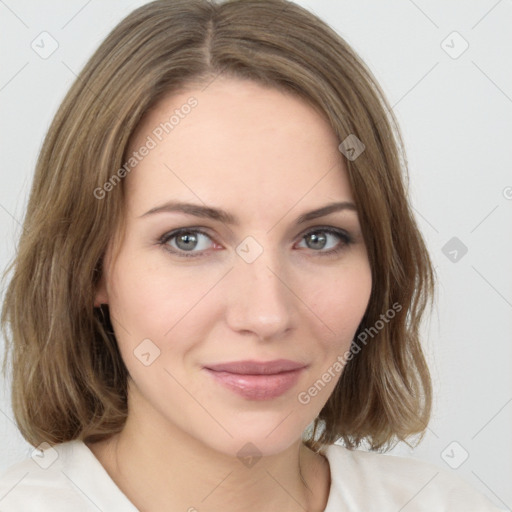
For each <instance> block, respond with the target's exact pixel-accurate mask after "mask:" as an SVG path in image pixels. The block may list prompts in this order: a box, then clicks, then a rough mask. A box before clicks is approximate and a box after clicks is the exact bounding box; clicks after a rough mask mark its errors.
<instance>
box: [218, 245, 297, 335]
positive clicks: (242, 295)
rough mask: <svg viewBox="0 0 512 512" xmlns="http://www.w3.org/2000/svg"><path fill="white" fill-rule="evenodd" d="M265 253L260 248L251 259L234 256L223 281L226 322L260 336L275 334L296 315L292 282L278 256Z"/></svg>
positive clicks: (288, 326)
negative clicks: (260, 252) (254, 258)
mask: <svg viewBox="0 0 512 512" xmlns="http://www.w3.org/2000/svg"><path fill="white" fill-rule="evenodd" d="M267 255H268V251H264V252H263V254H262V255H260V256H259V257H258V258H257V259H256V260H255V261H253V262H252V263H247V262H246V261H244V260H243V259H242V258H237V261H236V263H235V266H234V268H233V270H232V271H231V272H230V273H229V276H228V282H227V283H225V286H227V289H226V296H227V297H228V304H227V308H228V309H227V322H228V324H229V326H230V327H231V329H233V330H235V331H237V332H243V333H252V334H253V335H256V336H258V338H260V339H261V340H270V339H276V338H279V337H280V336H281V335H283V334H284V333H286V331H288V330H290V329H292V328H294V327H295V326H296V320H297V318H298V315H297V311H296V307H297V304H296V301H297V298H296V297H295V295H294V293H293V292H292V290H293V286H292V285H291V283H289V282H287V281H289V278H288V277H287V274H286V273H285V272H284V271H283V270H282V267H281V266H280V265H279V263H278V261H277V260H278V258H274V257H272V258H271V257H269V256H267Z"/></svg>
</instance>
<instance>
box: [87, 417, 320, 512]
mask: <svg viewBox="0 0 512 512" xmlns="http://www.w3.org/2000/svg"><path fill="white" fill-rule="evenodd" d="M146 413H147V411H146ZM89 447H90V449H91V450H92V451H93V453H94V454H95V456H96V457H97V458H98V460H99V461H100V462H101V463H102V464H103V466H104V467H105V469H106V471H107V472H108V473H109V474H110V476H111V477H112V479H113V480H114V482H115V483H116V484H117V486H118V487H119V488H120V489H121V491H123V493H124V494H125V495H126V496H127V497H128V499H129V500H130V501H131V502H132V503H133V504H134V505H135V507H137V508H138V509H139V510H140V511H141V512H150V511H153V510H168V511H170V512H174V511H180V512H183V511H187V512H197V511H200V510H208V511H210V512H217V511H222V512H231V511H232V512H235V511H236V512H255V511H258V512H267V511H268V512H270V511H275V510H280V511H282V512H299V511H300V512H305V511H307V512H316V511H323V510H324V508H325V506H326V503H327V498H328V494H329V466H328V463H327V460H326V459H325V458H324V457H323V456H322V455H319V454H315V453H314V452H313V451H311V450H310V449H309V448H307V447H306V446H305V445H304V444H303V443H302V442H301V440H298V441H297V442H296V443H293V444H292V445H291V446H290V447H289V448H287V449H286V450H284V451H283V452H281V453H278V454H275V455H266V456H263V457H261V458H260V459H252V460H251V459H250V458H241V457H240V458H239V457H236V456H235V457H234V456H231V455H228V454H225V453H221V452H219V451H217V450H215V449H213V448H211V447H209V446H206V445H205V444H204V443H202V442H201V441H199V440H198V439H196V438H194V437H192V436H190V435H189V434H187V433H186V432H184V431H183V430H182V429H179V428H177V427H176V426H175V425H170V424H169V423H168V422H165V427H163V424H159V422H158V421H155V422H153V421H148V417H147V416H146V414H145V411H143V410H140V409H137V407H134V408H131V409H130V414H129V415H128V419H127V422H126V424H125V427H124V429H123V430H122V431H121V432H120V433H119V434H116V435H114V436H112V437H111V438H109V439H107V440H106V441H102V442H100V443H94V444H92V445H90V446H89Z"/></svg>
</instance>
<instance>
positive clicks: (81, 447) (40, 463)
mask: <svg viewBox="0 0 512 512" xmlns="http://www.w3.org/2000/svg"><path fill="white" fill-rule="evenodd" d="M125 499H126V498H125V496H124V495H123V494H122V493H121V491H120V490H119V489H118V488H117V487H116V486H115V484H114V483H113V482H112V481H111V480H110V478H109V476H108V473H106V471H105V470H104V469H103V467H102V466H101V464H100V462H99V461H98V460H97V459H96V458H95V457H94V455H93V454H92V452H91V451H90V450H89V448H88V447H87V446H86V445H85V444H84V443H83V442H82V441H79V440H75V441H68V442H66V443H61V444H57V445H54V446H50V445H47V444H46V443H45V447H44V449H43V450H34V451H33V452H32V455H31V456H30V457H28V458H27V459H25V460H23V461H21V462H18V463H17V464H14V465H12V466H10V467H9V468H8V469H7V470H6V471H4V472H3V473H2V474H0V510H1V511H2V512H15V511H16V512H18V511H20V510H23V512H36V511H37V512H50V511H51V512H64V511H65V512H69V510H74V511H75V512H89V511H94V512H97V511H98V508H99V509H100V510H104V508H103V507H104V506H105V504H107V505H109V507H110V509H111V510H112V509H113V510H123V511H124V510H130V511H131V510H136V509H135V508H132V507H130V506H129V504H128V503H126V502H125V501H124V500H125ZM119 505H121V506H119ZM123 506H125V508H123ZM106 510H108V508H106Z"/></svg>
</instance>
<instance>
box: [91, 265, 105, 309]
mask: <svg viewBox="0 0 512 512" xmlns="http://www.w3.org/2000/svg"><path fill="white" fill-rule="evenodd" d="M102 304H108V293H107V287H106V284H105V274H104V273H102V275H101V278H100V280H99V281H98V283H97V285H96V292H95V294H94V307H95V308H99V307H100V306H101V305H102Z"/></svg>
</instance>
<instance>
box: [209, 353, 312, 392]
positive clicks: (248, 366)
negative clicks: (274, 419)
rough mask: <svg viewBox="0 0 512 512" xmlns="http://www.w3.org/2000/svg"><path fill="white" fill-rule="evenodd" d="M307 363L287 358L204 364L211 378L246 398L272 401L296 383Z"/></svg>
mask: <svg viewBox="0 0 512 512" xmlns="http://www.w3.org/2000/svg"><path fill="white" fill-rule="evenodd" d="M305 368H306V365H304V364H302V363H296V362H294V361H290V360H284V359H280V360H276V361H268V362H257V361H237V362H234V363H221V364H217V365H210V366H209V367H204V370H205V371H206V372H207V373H208V374H209V375H211V376H212V377H213V379H214V380H215V381H216V382H218V383H220V384H222V385H223V386H224V387H226V388H227V389H229V390H230V391H232V392H234V393H236V394H238V395H240V396H242V397H243V398H246V399H247V400H271V399H273V398H277V397H279V396H281V395H283V394H285V393H286V392H287V391H289V390H290V389H291V388H293V387H294V386H295V384H296V383H297V381H298V380H299V377H300V375H301V374H302V372H303V370H304V369H305Z"/></svg>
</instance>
